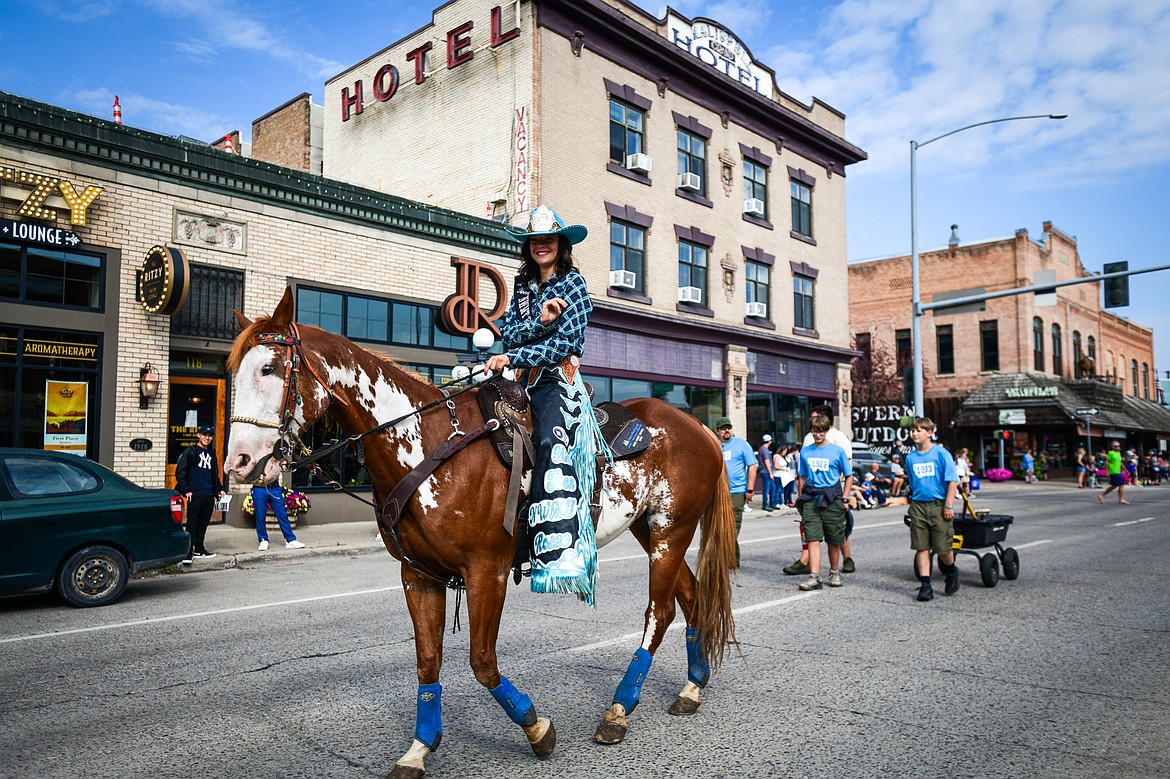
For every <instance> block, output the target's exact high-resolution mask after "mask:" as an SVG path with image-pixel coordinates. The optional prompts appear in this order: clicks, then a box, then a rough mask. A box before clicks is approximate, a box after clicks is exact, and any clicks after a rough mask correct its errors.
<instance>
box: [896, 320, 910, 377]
mask: <svg viewBox="0 0 1170 779" xmlns="http://www.w3.org/2000/svg"><path fill="white" fill-rule="evenodd" d="M913 350H914V344H913V343H911V342H910V331H909V330H895V331H894V359H896V360H897V361H898V370H899V371H900V370H903V369H905V368H908V367H909V366H910V363H912V362H914V353H913Z"/></svg>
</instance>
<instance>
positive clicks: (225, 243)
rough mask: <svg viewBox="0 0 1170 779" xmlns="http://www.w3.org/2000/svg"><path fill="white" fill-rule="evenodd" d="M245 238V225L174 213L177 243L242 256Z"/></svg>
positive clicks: (220, 218) (212, 217)
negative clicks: (207, 247)
mask: <svg viewBox="0 0 1170 779" xmlns="http://www.w3.org/2000/svg"><path fill="white" fill-rule="evenodd" d="M246 236H247V225H246V224H245V223H243V222H234V221H231V220H228V219H225V218H223V217H215V216H203V215H200V214H190V213H186V212H183V211H176V212H175V236H174V239H175V241H176V242H177V243H185V244H193V245H195V246H210V247H212V248H215V249H222V250H224V251H229V252H235V253H237V254H243V253H245V252H246V251H247V246H246V240H245V239H246Z"/></svg>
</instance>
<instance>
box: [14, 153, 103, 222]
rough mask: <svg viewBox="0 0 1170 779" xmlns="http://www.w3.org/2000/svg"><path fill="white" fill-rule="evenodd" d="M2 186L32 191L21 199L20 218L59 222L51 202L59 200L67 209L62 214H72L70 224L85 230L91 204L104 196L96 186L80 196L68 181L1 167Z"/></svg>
mask: <svg viewBox="0 0 1170 779" xmlns="http://www.w3.org/2000/svg"><path fill="white" fill-rule="evenodd" d="M3 182H8V183H11V184H14V185H15V186H16V187H19V188H20V189H22V190H31V191H29V192H28V194H27V196H24V195H23V194H22V195H20V196H18V197H24V202H23V203H21V204H20V208H18V209H17V210H16V213H17V214H19V215H20V216H27V217H30V218H32V219H44V220H47V221H50V222H51V221H54V220H56V219H57V210H56V206H55V204H54V203H52V202H50V200H49V199H50V198H52V197H54V196H60V197H61V200H64V201H65V203H64V206H65V207H64V208H63V209H62V210H67V211H69V223H70V224H72V225H74V226H75V227H84V226H85V218H86V214H87V213H88V212H89V206H90V204H91V203H93V201H95V200H97V197H98V195H100V194H101V193H102V188H101V187H99V186H97V185H91V186H88V187H84V188H83V189H82V190H81V191H80V192H78V191H77V188H76V187H74V186H73V184H72V183H70V182H69V181H66V180H65V179H59V178H57V177H56V176H46V175H45V174H43V173H29V172H28V171H24V170H17V169H16V168H8V167H3V166H0V183H3ZM4 197H5V198H8V197H11V196H10V194H9V193H8V192H4ZM57 202H60V201H57Z"/></svg>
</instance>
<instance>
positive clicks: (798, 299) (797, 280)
mask: <svg viewBox="0 0 1170 779" xmlns="http://www.w3.org/2000/svg"><path fill="white" fill-rule="evenodd" d="M792 305H793V309H794V311H793V322H792V324H793V326H794V327H800V328H803V329H805V330H816V329H817V326H816V324H817V323H816V318H815V317H814V315H813V314H814V308H813V280H812V279H811V278H809V277H808V276H801V275H799V274H795V275H793V277H792Z"/></svg>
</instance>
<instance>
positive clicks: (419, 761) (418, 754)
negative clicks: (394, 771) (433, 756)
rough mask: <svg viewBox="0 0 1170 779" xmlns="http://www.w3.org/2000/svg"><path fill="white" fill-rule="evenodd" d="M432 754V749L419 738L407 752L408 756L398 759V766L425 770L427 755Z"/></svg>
mask: <svg viewBox="0 0 1170 779" xmlns="http://www.w3.org/2000/svg"><path fill="white" fill-rule="evenodd" d="M430 753H431V750H430V747H428V746H427V745H426V744H424V743H423V742H421V741H419V740H418V739H417V738H416V739H414V741H413V742H412V743H411V745H410V749H408V750H406V754H405V755H403V756H402V757H400V758H398V762H397V763H396V765H400V766H403V767H404V768H417V769H418V770H419V771H423V770H425V769H424V768H423V761H424V760H426V758H427V755H429V754H430Z"/></svg>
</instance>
